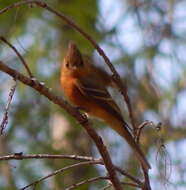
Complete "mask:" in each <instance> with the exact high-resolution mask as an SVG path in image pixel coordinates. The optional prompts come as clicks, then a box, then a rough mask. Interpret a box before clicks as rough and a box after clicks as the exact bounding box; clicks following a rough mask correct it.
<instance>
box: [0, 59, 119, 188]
mask: <svg viewBox="0 0 186 190" xmlns="http://www.w3.org/2000/svg"><path fill="white" fill-rule="evenodd" d="M0 70H1V71H3V72H5V73H7V74H8V75H10V76H12V77H14V78H15V77H16V79H17V80H20V81H21V82H22V83H24V84H26V85H28V86H30V87H32V88H34V89H35V90H36V91H38V92H39V93H40V94H41V95H43V96H45V97H47V98H48V99H49V100H51V101H52V102H53V103H54V104H57V105H58V106H60V107H61V108H63V109H65V110H66V111H67V112H68V113H70V114H71V115H72V116H73V117H74V118H75V119H76V120H77V121H78V122H79V123H80V124H81V126H82V127H83V128H84V129H85V130H86V131H87V133H88V134H89V136H90V137H91V139H92V140H93V141H94V143H95V144H96V146H97V148H98V150H99V152H100V154H101V156H102V158H103V162H104V165H105V167H106V169H107V171H108V174H109V177H110V180H111V182H112V184H113V187H114V188H115V189H116V190H122V188H121V184H120V182H119V179H118V177H117V175H116V171H115V169H114V166H113V164H112V160H111V158H110V155H109V153H108V151H107V148H106V146H105V145H104V143H103V141H102V139H101V137H100V136H99V135H98V134H97V133H96V131H95V130H94V129H93V128H92V127H91V126H90V123H89V122H88V119H87V117H85V116H84V115H82V114H81V113H80V112H79V110H77V109H76V108H74V107H72V106H71V105H70V104H68V103H67V102H65V101H64V100H63V98H61V97H59V96H56V95H54V94H53V93H51V91H50V89H49V88H47V87H45V85H43V84H41V83H40V82H38V81H36V80H33V79H30V78H28V77H26V76H24V75H23V74H21V73H19V72H18V71H16V70H14V69H11V68H10V67H8V66H7V65H5V64H4V63H3V62H2V61H0Z"/></svg>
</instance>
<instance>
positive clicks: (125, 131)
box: [112, 122, 151, 170]
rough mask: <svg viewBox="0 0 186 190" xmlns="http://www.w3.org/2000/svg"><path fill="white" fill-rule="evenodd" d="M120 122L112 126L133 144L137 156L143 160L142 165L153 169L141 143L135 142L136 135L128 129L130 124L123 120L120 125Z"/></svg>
mask: <svg viewBox="0 0 186 190" xmlns="http://www.w3.org/2000/svg"><path fill="white" fill-rule="evenodd" d="M118 124H119V123H117V125H116V123H115V125H112V128H113V129H114V130H116V131H117V132H118V133H119V134H120V135H121V136H122V137H124V139H125V140H126V141H127V143H128V144H129V145H130V146H131V148H132V149H133V150H134V152H135V154H136V156H137V157H138V159H139V161H140V162H141V164H142V166H143V167H144V168H145V169H147V170H149V169H151V166H150V164H149V163H148V161H147V159H146V158H145V155H144V153H143V152H142V150H141V149H140V147H139V145H138V144H137V143H136V142H135V140H134V137H133V136H132V135H131V133H130V132H129V130H128V124H127V123H125V122H123V123H121V122H120V124H119V125H118Z"/></svg>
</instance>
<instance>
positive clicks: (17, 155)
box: [0, 153, 103, 164]
mask: <svg viewBox="0 0 186 190" xmlns="http://www.w3.org/2000/svg"><path fill="white" fill-rule="evenodd" d="M25 159H71V160H78V161H96V162H100V164H103V162H102V161H101V159H95V158H93V157H88V156H78V155H51V154H22V153H15V154H11V155H6V156H0V160H25Z"/></svg>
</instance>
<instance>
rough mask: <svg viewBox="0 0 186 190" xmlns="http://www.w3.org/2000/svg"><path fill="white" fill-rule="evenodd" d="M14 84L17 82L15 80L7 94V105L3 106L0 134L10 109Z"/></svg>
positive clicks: (6, 121) (6, 122) (4, 126)
mask: <svg viewBox="0 0 186 190" xmlns="http://www.w3.org/2000/svg"><path fill="white" fill-rule="evenodd" d="M16 86H17V82H16V81H15V84H14V85H13V86H12V88H11V89H10V93H9V95H8V96H9V98H8V102H7V105H6V107H5V112H4V116H3V119H2V122H1V125H0V134H1V135H2V134H3V131H4V129H5V128H6V125H7V124H8V112H9V109H10V104H11V101H12V98H13V95H14V92H15V89H16Z"/></svg>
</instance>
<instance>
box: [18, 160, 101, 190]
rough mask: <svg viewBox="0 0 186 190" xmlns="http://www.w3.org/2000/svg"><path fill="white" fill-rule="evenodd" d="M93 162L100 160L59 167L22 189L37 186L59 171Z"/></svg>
mask: <svg viewBox="0 0 186 190" xmlns="http://www.w3.org/2000/svg"><path fill="white" fill-rule="evenodd" d="M92 164H99V161H98V162H97V161H87V162H80V163H77V164H73V165H70V166H66V167H64V168H61V169H59V170H56V171H54V172H52V173H50V174H49V175H47V176H45V177H42V178H40V179H38V180H36V181H34V182H33V183H30V184H29V185H27V186H25V187H23V188H21V189H20V190H25V189H27V188H28V187H31V186H35V185H37V184H38V183H40V182H41V181H43V180H46V179H48V178H50V177H53V176H55V175H57V174H59V173H62V172H64V171H66V170H68V169H72V168H74V167H78V166H83V165H92Z"/></svg>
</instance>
